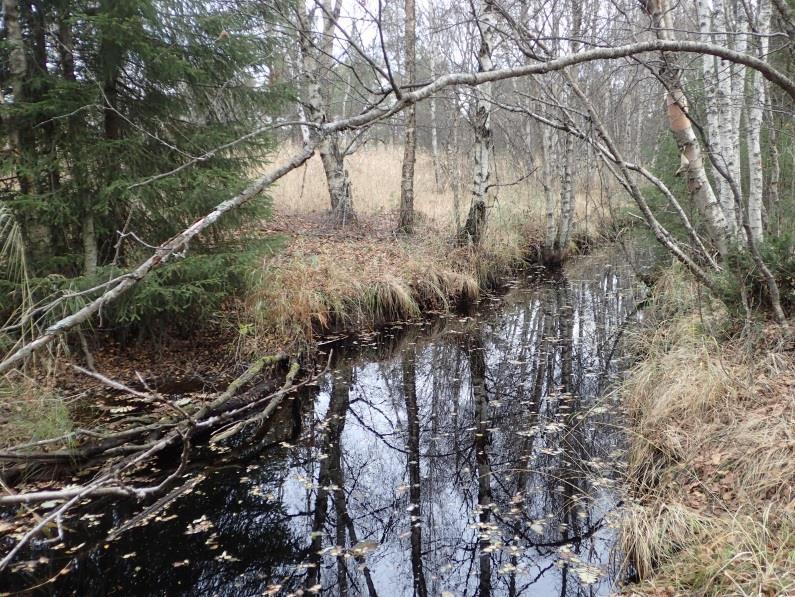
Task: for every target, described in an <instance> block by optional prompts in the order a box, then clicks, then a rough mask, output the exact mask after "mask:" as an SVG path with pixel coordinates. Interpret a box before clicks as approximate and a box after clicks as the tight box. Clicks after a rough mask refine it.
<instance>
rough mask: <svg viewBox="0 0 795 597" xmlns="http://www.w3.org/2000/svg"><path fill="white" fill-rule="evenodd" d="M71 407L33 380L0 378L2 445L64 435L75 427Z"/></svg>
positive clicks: (3, 446) (0, 437)
mask: <svg viewBox="0 0 795 597" xmlns="http://www.w3.org/2000/svg"><path fill="white" fill-rule="evenodd" d="M72 427H73V424H72V419H71V417H70V414H69V408H68V406H67V405H66V404H65V402H64V401H63V399H61V398H59V397H58V396H57V395H56V394H55V393H53V392H51V391H49V390H48V389H47V388H45V387H43V386H42V385H40V384H36V383H35V382H33V381H30V380H23V381H20V382H10V381H8V380H7V379H6V380H2V381H0V448H7V447H9V446H13V445H17V444H19V443H21V442H36V441H40V440H45V439H50V438H54V437H61V436H63V435H66V434H67V433H69V432H70V431H72Z"/></svg>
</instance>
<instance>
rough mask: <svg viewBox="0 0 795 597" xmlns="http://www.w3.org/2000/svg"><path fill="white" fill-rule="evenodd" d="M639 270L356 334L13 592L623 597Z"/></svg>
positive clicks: (610, 271) (101, 507)
mask: <svg viewBox="0 0 795 597" xmlns="http://www.w3.org/2000/svg"><path fill="white" fill-rule="evenodd" d="M626 263H627V258H626V256H625V255H624V254H623V253H622V252H620V251H618V252H616V253H614V254H611V253H601V254H597V255H592V256H589V257H584V258H580V259H576V260H574V261H573V262H572V263H571V264H570V265H569V266H568V267H567V268H566V269H565V270H564V271H563V272H561V273H559V274H556V275H554V276H547V277H545V276H542V275H540V274H539V275H531V276H524V277H522V278H520V279H517V280H515V281H514V282H513V283H512V284H511V286H510V288H509V289H508V290H507V292H505V293H504V294H502V295H500V296H495V297H493V298H490V299H487V300H486V301H484V304H482V305H481V306H480V307H479V309H478V311H477V312H476V313H475V314H474V315H471V316H464V315H456V316H449V317H443V318H440V319H437V320H434V321H431V322H422V323H416V324H407V325H402V326H393V327H391V328H389V329H387V330H384V331H382V332H381V333H379V334H377V335H374V336H372V337H369V336H365V337H359V338H357V339H355V340H347V341H345V342H343V343H341V344H340V345H338V346H337V347H335V348H334V356H333V358H332V360H331V366H330V369H329V371H328V372H327V373H325V374H323V375H322V376H321V377H320V378H318V380H317V382H316V383H315V384H314V385H311V386H304V387H303V388H301V389H300V391H297V392H295V393H294V394H293V395H291V397H290V399H289V400H285V401H284V402H283V403H282V407H281V410H280V411H279V412H278V415H277V417H276V418H275V419H274V420H273V422H272V425H271V427H270V429H269V430H268V431H267V433H266V434H265V435H264V436H262V437H259V438H257V439H256V441H255V440H252V441H251V442H250V443H249V444H245V445H238V446H236V447H234V448H227V450H228V451H227V452H226V453H224V454H223V457H224V459H223V462H222V463H219V462H218V459H217V458H216V459H214V461H213V462H214V463H213V464H212V465H211V466H210V465H207V466H206V467H205V468H201V467H196V468H194V470H192V472H191V473H190V475H191V476H192V477H193V478H195V480H196V483H195V484H193V485H192V489H191V490H189V491H186V492H185V493H184V494H183V495H180V496H179V497H178V498H177V499H175V500H173V501H172V502H171V503H169V504H168V506H167V507H165V508H162V509H158V510H156V511H153V514H152V515H150V516H139V517H138V518H137V519H134V520H133V521H132V523H130V522H129V520H130V518H131V517H133V516H135V515H136V514H138V513H140V511H141V509H142V506H141V505H139V504H135V503H134V502H132V501H130V502H124V501H123V502H118V501H115V502H113V501H108V502H100V503H99V504H97V503H95V504H94V505H93V506H92V509H91V510H88V511H84V512H82V513H81V514H80V515H78V516H77V517H76V518H75V519H73V520H70V521H68V522H67V523H65V528H66V529H67V536H66V540H65V547H64V548H63V549H62V550H60V551H58V552H55V553H53V552H51V551H50V552H46V553H45V552H43V551H42V552H41V553H42V554H44V555H42V557H46V558H48V561H47V563H46V564H44V565H43V566H38V567H37V568H36V569H35V573H34V572H32V571H31V572H30V573H29V574H27V575H26V574H25V573H24V572H23V571H17V573H16V574H15V575H14V576H15V579H14V580H13V584H14V586H15V587H17V588H21V586H23V585H24V584H26V583H27V584H28V586H30V585H35V584H37V583H40V586H39V588H38V591H40V592H42V593H47V594H53V593H54V594H59V595H64V594H77V595H104V594H118V595H123V594H125V595H230V596H231V595H235V596H237V595H263V594H265V595H270V594H273V595H277V594H278V595H291V594H292V595H313V594H320V595H381V596H402V595H409V596H410V595H419V596H424V595H435V596H436V595H444V596H448V595H456V596H457V595H481V596H485V595H561V596H566V595H571V596H573V595H607V594H609V593H610V592H611V590H613V589H614V588H615V586H616V583H617V582H618V581H619V579H618V578H616V574H615V569H616V565H617V560H618V559H619V558H620V556H618V555H617V554H615V553H614V552H613V549H612V548H613V546H614V543H615V538H616V530H615V526H616V520H617V516H618V514H617V507H618V505H619V504H620V501H621V487H620V478H621V469H622V465H623V456H622V453H623V450H622V448H623V442H624V438H623V436H622V431H621V427H622V425H621V419H620V413H619V412H618V407H617V403H616V398H615V396H613V395H612V394H611V390H612V388H614V387H615V382H616V379H617V378H618V377H619V376H620V375H621V371H622V369H623V368H624V367H625V365H626V362H627V355H625V354H624V353H623V352H622V348H621V343H620V342H619V340H620V338H621V337H622V334H623V331H624V329H625V328H626V327H627V324H629V325H631V320H633V319H634V318H635V317H638V315H637V313H636V304H637V303H638V302H639V301H640V300H641V299H642V298H643V296H645V289H644V287H643V285H642V284H641V283H639V282H638V281H637V280H636V278H635V277H634V276H633V274H632V271H631V270H630V269H629V267H628V266H627V265H626ZM328 346H331V345H326V347H327V348H328ZM125 522H127V525H126V526H125V527H123V532H118V531H116V532H113V533H111V535H110V536H109V532H110V531H111V529H112V528H114V527H118V526H119V525H122V524H124V523H125ZM33 557H35V555H34V556H33ZM42 568H45V569H46V573H42ZM23 581H25V582H23ZM5 582H6V581H3V582H0V585H2V584H4V583H5Z"/></svg>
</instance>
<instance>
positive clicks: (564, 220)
mask: <svg viewBox="0 0 795 597" xmlns="http://www.w3.org/2000/svg"><path fill="white" fill-rule="evenodd" d="M563 151H564V155H563V172H562V174H561V178H560V212H559V219H558V232H557V235H556V236H555V254H556V255H555V257H556V260H557V261H562V260H563V257H564V254H565V252H566V246H567V245H568V244H569V236H570V234H571V220H572V215H573V212H574V191H573V189H572V168H573V164H572V162H573V151H574V143H573V140H572V137H571V135H566V138H565V140H564V142H563Z"/></svg>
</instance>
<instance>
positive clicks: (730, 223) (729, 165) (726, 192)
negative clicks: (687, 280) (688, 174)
mask: <svg viewBox="0 0 795 597" xmlns="http://www.w3.org/2000/svg"><path fill="white" fill-rule="evenodd" d="M714 26H715V29H716V30H718V31H723V32H728V31H730V26H731V23H730V19H729V14H728V11H727V7H726V5H725V3H724V0H715V25H714ZM721 37H722V39H721ZM729 37H730V35H729V33H724V34H722V35H718V34H715V38H716V42H717V43H719V44H720V45H723V46H725V47H730V46H731V44H730V41H729ZM717 64H718V67H717V71H716V77H717V87H716V89H717V91H716V95H715V99H716V104H717V112H718V136H717V139H716V141H717V143H715V147H713V154H714V155H715V156H716V157H717V159H718V160H720V161H721V165H722V167H723V170H724V171H725V172H726V173H728V175H729V176H731V177H732V178H733V177H734V172H735V170H736V167H737V164H736V160H735V156H734V147H735V144H734V131H732V123H733V121H734V116H733V113H734V110H733V108H732V105H731V104H732V63H731V62H729V61H728V60H724V59H722V58H719V59H718V60H717ZM734 180H735V181H739V179H737V178H735V179H734ZM716 181H717V184H718V196H719V200H720V206H721V209H722V210H723V215H724V219H725V222H726V232H727V235H728V238H729V239H730V240H732V241H733V240H734V239H735V238H736V237H737V232H738V227H737V217H736V209H735V205H734V196H733V195H732V190H731V183H730V181H728V180H725V178H724V177H723V176H722V175H719V176H718V177H716Z"/></svg>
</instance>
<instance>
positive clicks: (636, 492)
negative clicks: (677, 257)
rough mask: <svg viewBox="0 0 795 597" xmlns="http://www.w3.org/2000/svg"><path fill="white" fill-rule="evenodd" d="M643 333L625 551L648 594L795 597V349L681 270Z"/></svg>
mask: <svg viewBox="0 0 795 597" xmlns="http://www.w3.org/2000/svg"><path fill="white" fill-rule="evenodd" d="M645 315H646V320H645V323H644V325H642V326H641V327H640V328H639V329H637V330H636V331H635V333H634V339H633V342H634V345H635V346H634V347H635V349H636V350H637V351H638V352H639V353H640V354H641V360H640V362H639V363H638V365H637V366H636V368H635V369H634V370H633V371H632V372H631V374H630V377H629V378H628V379H627V381H626V384H625V385H624V387H623V388H622V390H623V396H624V403H625V405H626V408H627V410H628V413H629V420H630V426H629V437H630V451H629V468H628V477H627V484H626V488H627V491H628V493H629V497H628V500H627V503H628V505H627V507H626V512H625V516H624V526H623V528H622V543H623V551H624V553H627V554H628V555H629V559H630V562H631V563H632V564H633V566H634V568H635V570H636V571H637V573H638V575H639V577H640V578H641V579H642V582H641V583H640V584H638V585H634V586H632V587H630V588H629V589H628V590H627V592H628V593H631V594H642V595H714V596H716V597H717V596H724V595H762V596H772V595H793V594H795V466H793V462H795V435H794V434H793V430H795V353H793V351H792V347H791V345H789V346H788V345H787V344H785V343H783V342H782V341H781V336H780V333H779V332H778V330H777V329H776V328H775V326H773V325H772V324H767V325H763V324H758V325H757V326H756V328H755V329H753V330H749V329H745V330H744V331H743V332H740V331H738V328H739V327H742V325H741V324H740V325H739V326H738V325H737V324H736V322H732V321H731V318H729V317H727V313H726V312H725V309H724V308H723V307H722V305H720V304H719V303H717V302H716V301H711V300H709V299H708V298H706V297H701V298H699V293H698V291H697V289H696V287H695V285H694V284H693V283H692V282H690V281H688V279H687V278H686V277H685V276H684V275H683V274H682V272H681V271H680V268H673V269H672V270H670V271H669V272H668V273H666V274H665V275H664V276H663V277H662V279H660V280H659V281H658V283H657V285H656V287H655V291H654V296H653V301H652V304H651V306H650V307H649V308H648V309H647V310H646V311H645Z"/></svg>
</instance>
